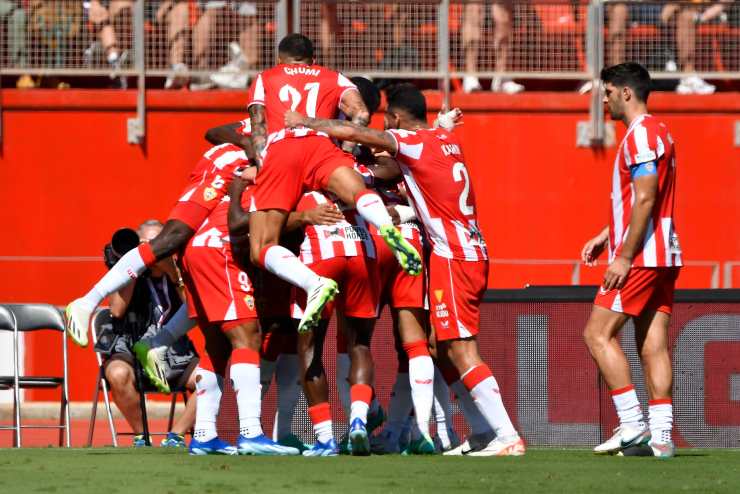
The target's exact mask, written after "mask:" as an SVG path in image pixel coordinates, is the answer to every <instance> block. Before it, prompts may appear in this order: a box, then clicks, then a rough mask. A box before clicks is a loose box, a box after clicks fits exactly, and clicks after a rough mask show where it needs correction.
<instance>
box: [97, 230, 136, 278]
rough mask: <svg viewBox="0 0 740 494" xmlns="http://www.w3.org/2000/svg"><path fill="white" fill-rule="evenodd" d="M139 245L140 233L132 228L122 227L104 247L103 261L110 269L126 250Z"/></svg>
mask: <svg viewBox="0 0 740 494" xmlns="http://www.w3.org/2000/svg"><path fill="white" fill-rule="evenodd" d="M138 245H139V235H138V234H137V233H136V232H135V231H134V230H132V229H131V228H121V229H120V230H117V231H116V232H115V233H114V234H113V237H112V238H111V241H110V242H109V243H107V244H105V247H103V262H105V265H106V266H108V269H110V268H112V267H113V265H114V264H115V263H117V262H118V260H119V259H120V258H121V257H123V255H124V254H125V253H126V252H128V251H130V250H132V249H135V248H136V247H137V246H138Z"/></svg>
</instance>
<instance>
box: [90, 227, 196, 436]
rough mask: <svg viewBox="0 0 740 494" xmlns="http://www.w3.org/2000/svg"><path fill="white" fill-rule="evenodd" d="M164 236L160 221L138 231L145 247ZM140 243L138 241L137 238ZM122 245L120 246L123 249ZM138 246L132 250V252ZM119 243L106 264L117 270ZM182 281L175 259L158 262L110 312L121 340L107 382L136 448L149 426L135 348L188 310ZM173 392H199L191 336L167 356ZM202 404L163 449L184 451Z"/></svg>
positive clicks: (113, 301) (113, 348)
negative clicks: (144, 416) (144, 417)
mask: <svg viewBox="0 0 740 494" xmlns="http://www.w3.org/2000/svg"><path fill="white" fill-rule="evenodd" d="M161 230H162V223H160V222H159V221H157V220H148V221H145V222H144V223H143V224H142V225H141V226H140V227H139V230H138V235H139V238H140V241H141V242H148V241H150V240H151V239H152V238H154V237H155V236H157V234H158V233H159V232H160V231H161ZM134 242H135V236H134ZM121 243H122V242H119V244H121ZM132 247H135V245H134V246H128V247H125V248H123V249H121V250H126V249H127V248H132ZM115 248H116V240H115V238H114V241H113V242H111V244H109V245H108V246H106V249H105V250H106V264H107V265H108V266H111V265H112V264H113V263H115V261H116V260H117V257H120V255H123V253H124V252H116V250H115ZM182 296H183V294H182V280H181V278H180V274H179V272H178V270H177V268H176V267H175V263H174V261H173V259H172V258H171V257H169V258H167V259H163V260H162V261H160V262H158V263H157V264H156V265H155V266H154V267H152V268H151V270H150V271H149V272H148V273H146V274H144V275H143V276H140V277H139V278H137V279H136V280H135V281H134V282H133V283H131V284H130V285H128V286H126V287H125V288H123V289H121V290H120V291H118V292H115V293H113V294H112V295H111V296H110V299H109V301H110V311H111V315H112V317H113V318H114V319H113V320H114V328H116V329H115V331H114V332H115V333H116V335H117V337H116V338H115V339H114V340H113V342H112V343H110V344H109V345H108V346H109V351H108V353H109V356H108V357H107V358H106V359H105V364H104V365H105V377H106V379H107V381H108V383H109V384H110V388H111V393H112V394H113V400H114V401H115V403H116V405H117V406H118V409H119V410H120V411H121V413H122V414H123V416H124V417H125V418H126V421H127V422H128V423H129V425H130V426H131V429H132V430H133V431H134V434H135V435H134V443H133V444H134V446H135V447H139V446H144V445H145V439H144V435H143V430H144V425H143V421H142V416H141V408H140V401H139V393H138V392H137V389H136V386H135V379H136V377H135V373H134V358H135V357H134V355H133V353H132V347H133V344H134V343H135V342H136V341H137V340H138V339H139V338H141V337H142V336H145V335H147V336H151V335H152V334H154V333H156V331H158V330H159V329H160V328H161V327H162V325H163V324H164V323H165V322H167V321H168V320H169V318H170V317H172V315H173V314H175V312H177V309H178V308H179V307H180V305H182ZM166 360H167V362H168V364H169V370H168V372H167V374H168V377H167V379H168V381H169V383H170V386H171V388H175V387H178V386H180V385H182V383H185V386H186V387H187V389H188V390H190V391H193V390H194V389H195V373H194V372H193V370H194V369H195V367H196V365H197V363H198V359H197V357H196V354H195V351H194V350H193V346H192V343H191V342H190V340H189V339H188V338H187V336H185V337H183V338H181V339H180V340H178V341H177V342H175V344H174V345H172V346H171V347H170V348H169V349H168V350H167V353H166ZM195 403H196V400H194V399H191V400H188V403H187V406H186V407H185V411H184V412H183V414H182V415H180V417H179V418H178V419H177V421H176V422H175V424H174V425H173V428H172V430H171V431H169V434H168V435H167V437H166V438H165V439H164V440H163V441H162V443H161V445H162V446H166V447H184V446H185V439H184V434H185V433H186V432H187V431H188V430H190V429H191V428H192V426H193V423H194V421H195V406H196V405H195Z"/></svg>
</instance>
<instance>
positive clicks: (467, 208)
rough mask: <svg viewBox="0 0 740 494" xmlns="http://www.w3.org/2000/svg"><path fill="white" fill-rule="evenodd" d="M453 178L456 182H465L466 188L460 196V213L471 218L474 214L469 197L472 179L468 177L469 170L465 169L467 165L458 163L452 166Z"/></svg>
mask: <svg viewBox="0 0 740 494" xmlns="http://www.w3.org/2000/svg"><path fill="white" fill-rule="evenodd" d="M452 178H453V179H454V180H455V182H461V181H463V180H464V181H465V187H464V188H463V191H462V193H461V194H460V211H461V212H462V214H464V215H465V216H470V215H471V214H473V213H474V210H473V206H471V205H469V204H468V196H469V195H470V177H468V169H467V168H465V163H461V162H459V161H458V162H457V163H455V164H454V165H453V166H452Z"/></svg>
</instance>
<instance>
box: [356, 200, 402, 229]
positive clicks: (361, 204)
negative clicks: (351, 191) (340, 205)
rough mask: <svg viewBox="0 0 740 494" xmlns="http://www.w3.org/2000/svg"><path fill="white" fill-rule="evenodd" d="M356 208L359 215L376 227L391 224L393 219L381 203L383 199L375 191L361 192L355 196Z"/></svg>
mask: <svg viewBox="0 0 740 494" xmlns="http://www.w3.org/2000/svg"><path fill="white" fill-rule="evenodd" d="M355 207H356V209H357V212H358V213H360V215H361V216H362V217H363V218H365V220H367V221H368V222H369V223H371V224H372V225H373V226H375V227H376V228H380V227H381V226H384V225H392V224H393V220H392V219H391V217H390V215H389V214H388V210H387V209H386V208H385V204H383V200H382V199H381V198H380V196H379V195H378V194H376V193H375V192H371V191H367V192H363V193H362V195H360V197H359V198H357V202H356V206H355Z"/></svg>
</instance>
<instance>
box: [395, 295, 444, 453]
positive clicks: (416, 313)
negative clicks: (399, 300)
mask: <svg viewBox="0 0 740 494" xmlns="http://www.w3.org/2000/svg"><path fill="white" fill-rule="evenodd" d="M393 312H394V313H395V314H394V319H395V320H396V321H397V322H396V327H398V332H399V337H400V339H401V344H402V346H403V349H404V351H405V352H406V356H407V357H408V359H409V382H410V384H411V400H412V402H413V404H414V413H415V416H416V425H417V427H418V429H419V433H420V436H419V439H418V440H416V441H413V442H412V443H411V444H410V445H409V448H408V449H407V450H406V451H405V452H404V453H406V454H432V453H434V452H435V448H434V442H433V441H432V438H431V436H430V434H429V419H430V418H431V413H432V406H433V404H434V362H432V357H431V355H430V354H429V348H428V345H427V335H426V332H425V331H424V325H425V322H424V321H425V318H426V312H425V311H424V309H420V308H398V309H393Z"/></svg>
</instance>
